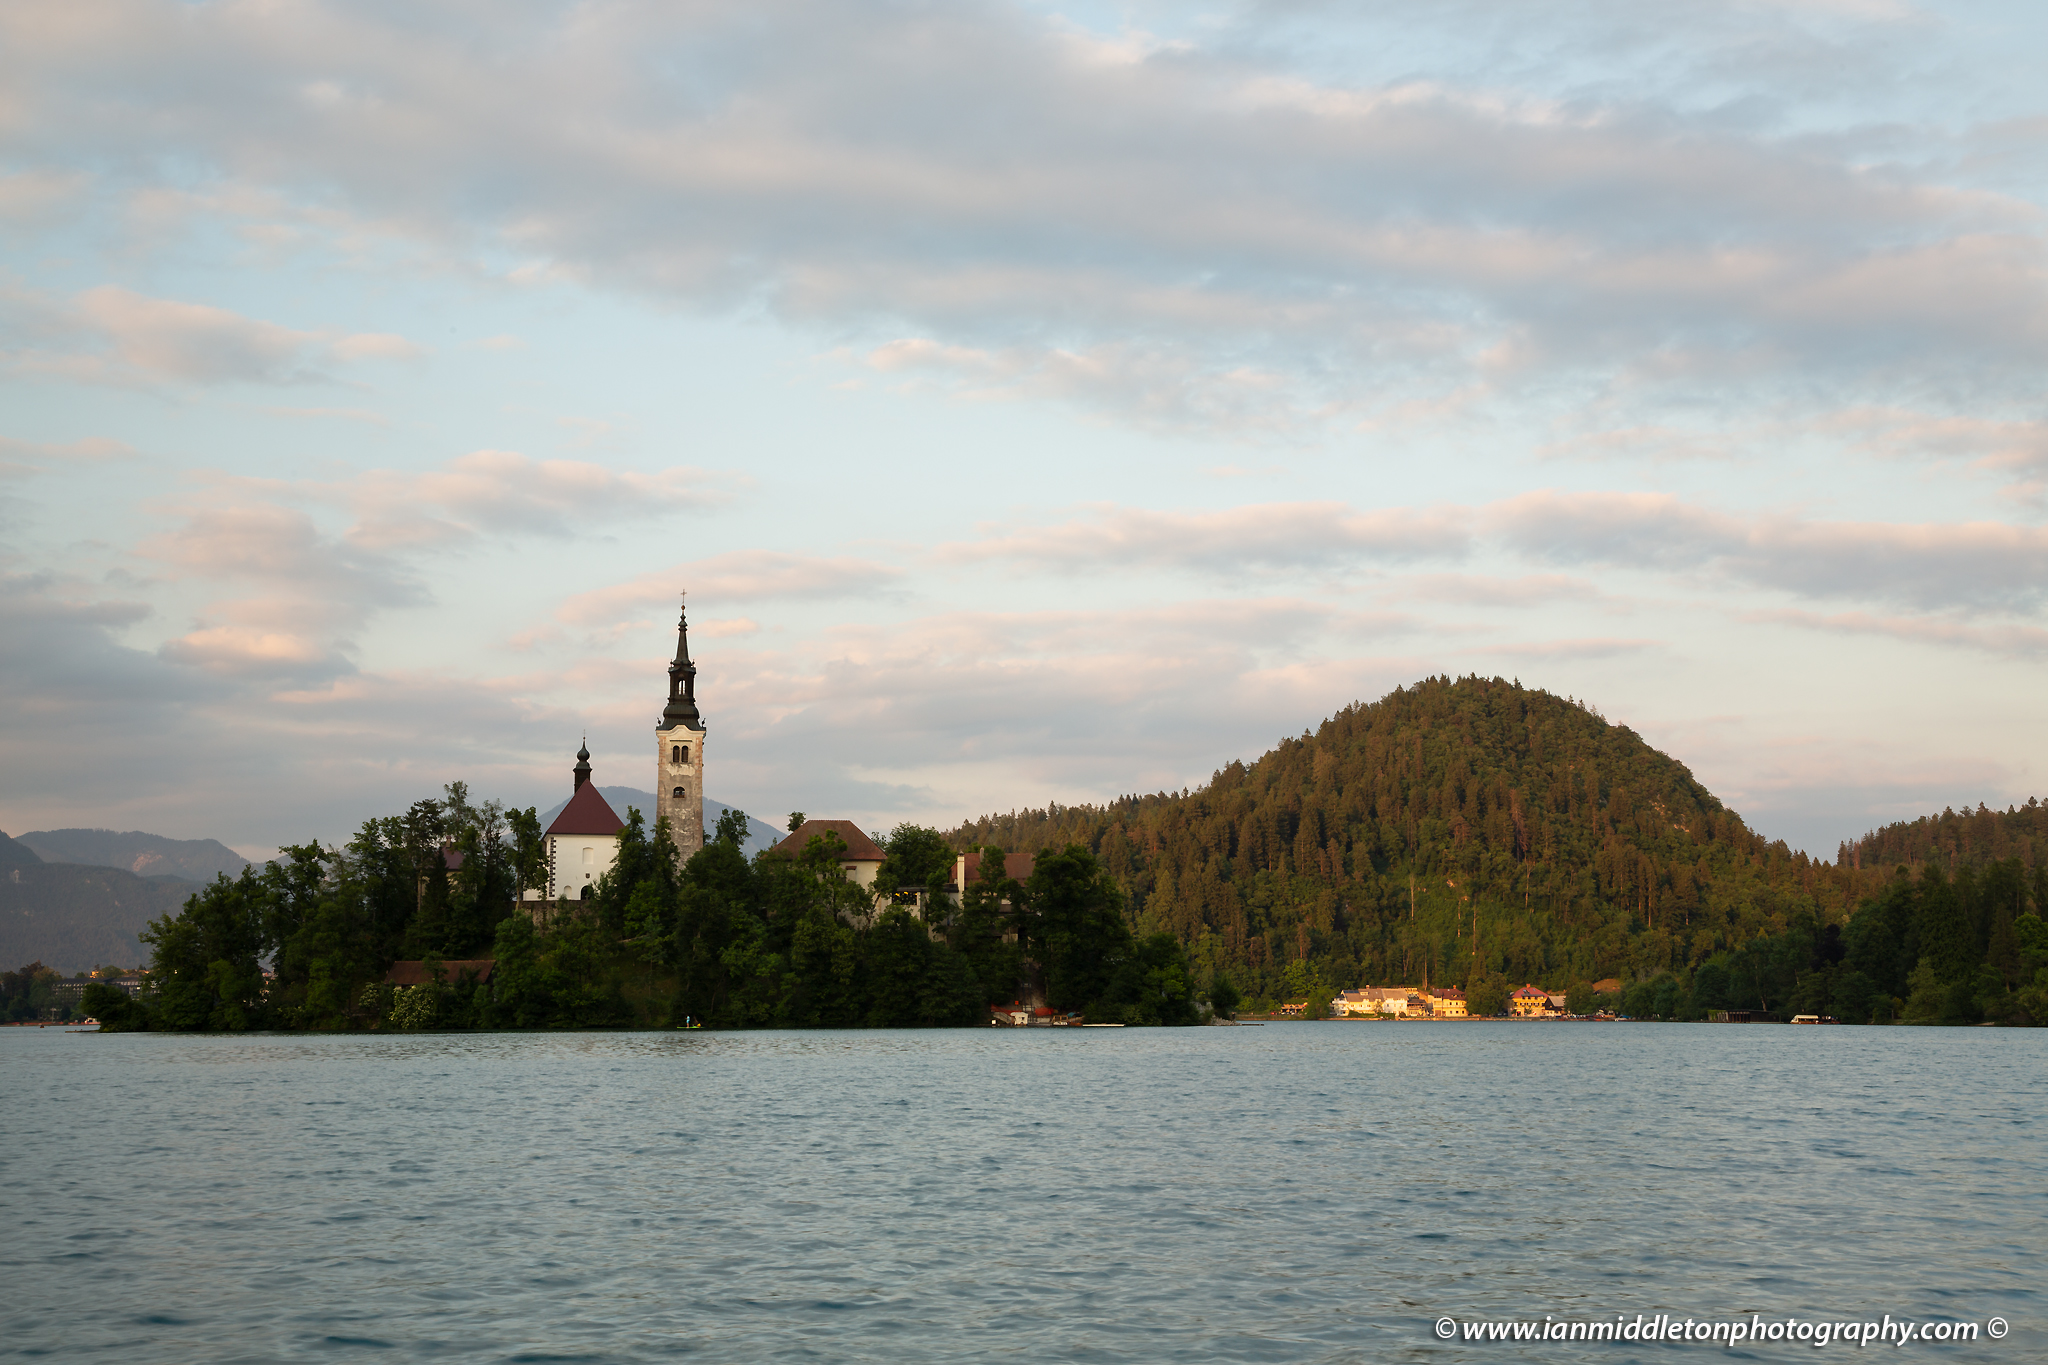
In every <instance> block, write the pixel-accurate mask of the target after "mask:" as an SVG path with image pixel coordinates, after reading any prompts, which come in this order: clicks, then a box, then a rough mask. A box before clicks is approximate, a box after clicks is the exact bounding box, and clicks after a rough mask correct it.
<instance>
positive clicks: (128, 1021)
mask: <svg viewBox="0 0 2048 1365" xmlns="http://www.w3.org/2000/svg"><path fill="white" fill-rule="evenodd" d="M78 1008H79V1009H80V1010H81V1011H82V1012H83V1013H84V1014H85V1016H86V1018H88V1019H97V1020H98V1021H99V1025H100V1032H102V1033H135V1032H140V1031H142V1030H144V1029H147V1028H148V1027H149V1011H148V1010H147V1009H144V1008H143V1007H142V1006H141V1005H138V1004H137V1003H136V1002H135V1001H133V1000H131V999H129V998H128V992H126V991H124V990H122V989H121V988H120V987H119V986H110V985H108V984H107V983H106V982H104V981H95V982H93V983H92V984H91V985H90V986H87V987H86V988H85V990H84V992H83V993H81V994H80V996H79V998H78Z"/></svg>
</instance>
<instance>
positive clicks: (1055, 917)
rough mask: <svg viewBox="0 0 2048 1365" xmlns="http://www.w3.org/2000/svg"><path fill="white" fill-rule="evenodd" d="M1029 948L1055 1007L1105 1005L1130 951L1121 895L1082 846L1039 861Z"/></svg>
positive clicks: (1030, 893)
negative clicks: (1112, 984) (1042, 971)
mask: <svg viewBox="0 0 2048 1365" xmlns="http://www.w3.org/2000/svg"><path fill="white" fill-rule="evenodd" d="M1026 894H1027V898H1028V900H1029V929H1030V948H1031V950H1032V952H1033V955H1034V956H1035V957H1036V958H1037V960H1038V963H1039V966H1040V967H1041V968H1043V969H1044V972H1045V995H1046V1000H1047V1002H1048V1003H1049V1004H1051V1005H1052V1007H1053V1008H1054V1009H1058V1010H1076V1009H1086V1010H1089V1011H1090V1012H1091V1013H1092V1012H1093V1010H1094V1008H1095V1007H1098V1006H1101V1007H1104V1009H1105V1012H1107V1007H1108V1006H1109V1005H1110V1004H1111V1003H1112V1002H1111V999H1110V983H1111V982H1112V981H1113V980H1115V979H1116V976H1117V972H1118V969H1119V968H1121V967H1122V966H1123V965H1124V962H1125V960H1126V959H1127V958H1128V957H1129V956H1130V952H1131V931H1130V929H1129V928H1128V927H1126V926H1125V924H1124V917H1123V891H1122V889H1121V888H1120V887H1118V886H1117V884H1116V882H1115V881H1113V880H1112V879H1111V878H1110V877H1109V875H1108V874H1107V873H1105V872H1104V871H1103V870H1102V864H1101V863H1100V861H1099V860H1098V859H1097V858H1096V856H1095V855H1094V854H1093V853H1091V852H1089V851H1088V849H1087V848H1086V847H1084V846H1082V845H1080V844H1071V845H1069V846H1068V847H1067V848H1065V849H1063V850H1061V851H1060V852H1058V853H1054V854H1050V855H1048V856H1046V857H1042V858H1040V859H1038V860H1037V862H1036V864H1035V865H1034V867H1033V869H1032V872H1031V881H1030V883H1029V885H1028V887H1027V890H1026Z"/></svg>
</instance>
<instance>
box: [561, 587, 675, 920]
mask: <svg viewBox="0 0 2048 1365" xmlns="http://www.w3.org/2000/svg"><path fill="white" fill-rule="evenodd" d="M704 733H705V731H704V718H703V716H702V715H700V714H699V713H698V711H697V665H696V664H694V663H692V662H690V616H689V608H688V607H687V606H685V607H684V608H683V610H682V613H681V615H680V617H679V618H678V619H677V621H676V657H675V661H674V662H673V663H671V664H670V665H669V666H668V704H667V705H666V706H665V707H663V708H662V712H661V723H660V724H658V725H656V726H655V727H654V809H653V811H651V812H646V814H647V815H648V817H649V823H650V827H651V826H652V825H653V824H655V823H658V822H659V821H661V820H663V819H666V820H667V821H668V828H669V835H670V837H671V838H673V839H674V840H675V844H676V853H677V854H678V856H680V857H682V858H685V859H687V858H688V857H689V856H690V855H691V854H693V853H695V852H696V851H697V850H698V849H700V848H702V847H704ZM571 777H572V778H573V780H574V783H575V785H574V786H573V787H572V788H571V789H570V794H569V804H568V805H566V806H564V807H562V812H561V814H559V815H557V816H556V817H555V818H554V820H553V821H552V822H551V823H550V824H549V825H548V827H547V832H546V834H545V835H544V836H543V838H542V843H543V845H544V847H545V848H546V851H547V884H546V885H545V886H540V887H530V888H528V889H527V890H526V891H524V892H522V893H521V899H523V900H525V901H529V902H552V901H557V900H583V899H587V898H588V897H589V896H590V895H591V893H592V890H593V889H594V888H595V886H596V885H597V883H598V882H599V881H600V880H601V879H602V878H603V877H604V874H605V873H606V872H607V871H609V870H610V869H611V865H612V863H613V862H614V861H616V860H617V858H618V854H619V831H620V830H622V829H624V828H625V827H626V822H625V821H624V820H622V819H620V818H619V815H618V812H616V811H614V810H613V809H612V807H611V803H610V802H609V801H606V800H605V799H604V797H603V796H602V795H601V794H600V793H599V792H598V790H597V786H596V784H595V783H593V782H592V781H591V780H590V746H589V743H588V742H587V741H586V742H585V744H584V745H583V747H582V748H579V749H578V750H577V751H576V766H575V768H573V769H572V770H571Z"/></svg>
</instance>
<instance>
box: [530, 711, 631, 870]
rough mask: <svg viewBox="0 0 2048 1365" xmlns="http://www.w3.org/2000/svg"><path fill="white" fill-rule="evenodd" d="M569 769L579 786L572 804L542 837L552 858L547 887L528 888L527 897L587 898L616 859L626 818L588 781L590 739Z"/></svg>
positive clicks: (574, 789) (571, 793)
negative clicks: (622, 817)
mask: <svg viewBox="0 0 2048 1365" xmlns="http://www.w3.org/2000/svg"><path fill="white" fill-rule="evenodd" d="M570 773H571V776H572V777H573V778H574V779H575V783H576V785H575V787H574V788H573V789H572V790H571V791H570V793H569V804H568V805H566V806H564V807H562V813H561V814H559V815H557V816H556V817H555V818H554V820H553V821H552V822H551V823H550V824H549V825H548V828H547V833H546V834H545V835H544V836H542V841H543V844H544V846H545V848H546V849H547V856H548V882H547V886H546V887H545V888H538V887H536V888H533V889H530V890H528V891H527V892H526V897H525V898H526V899H527V900H536V901H554V900H572V901H573V900H584V899H586V898H588V897H589V895H590V894H591V892H592V890H593V889H594V888H595V887H596V885H597V882H598V880H599V879H600V878H602V877H603V876H604V874H605V873H606V872H608V871H610V870H611V865H612V864H613V863H614V862H616V861H617V860H618V856H619V831H620V830H622V829H624V828H625V827H626V822H625V821H623V820H621V819H620V818H619V817H618V813H617V812H616V811H614V810H613V809H612V806H611V802H609V801H607V800H605V799H604V797H603V795H601V794H600V793H599V792H598V790H597V784H596V783H595V782H592V781H591V780H590V745H589V743H588V742H587V741H586V742H585V743H584V745H583V747H582V748H580V749H578V750H577V751H576V766H575V767H574V768H573V769H571V770H570Z"/></svg>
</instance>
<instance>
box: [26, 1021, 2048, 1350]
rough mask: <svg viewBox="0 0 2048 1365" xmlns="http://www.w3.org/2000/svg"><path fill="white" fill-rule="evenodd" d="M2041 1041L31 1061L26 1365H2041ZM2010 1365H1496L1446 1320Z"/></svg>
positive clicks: (1177, 1043)
mask: <svg viewBox="0 0 2048 1365" xmlns="http://www.w3.org/2000/svg"><path fill="white" fill-rule="evenodd" d="M2044 1062H2048V1031H2020V1030H1991V1029H1953V1030H1945V1029H1874V1028H1817V1029H1816V1028H1803V1029H1801V1028H1785V1027H1772V1026H1768V1025H1749V1026H1742V1025H1723V1026H1713V1025H1574V1024H1521V1025H1516V1024H1481V1023H1471V1024H1387V1023H1371V1024H1348V1025H1347V1024H1280V1025H1270V1026H1267V1027H1263V1028H1234V1029H1223V1028H1208V1029H1144V1030H1140V1029H1124V1030H1111V1029H1090V1030H1065V1029H1061V1030H1029V1031H996V1030H989V1031H986V1032H966V1031H961V1032H935V1033H925V1032H900V1033H806V1034H795V1033H760V1034H706V1033H696V1034H677V1033H672V1034H665V1035H664V1034H558V1035H541V1036H534V1035H507V1034H495V1035H451V1036H429V1037H381V1036H380V1037H337V1038H297V1037H274V1036H267V1035H260V1036H250V1037H237V1038H186V1037H166V1036H152V1035H126V1036H108V1037H99V1036H94V1035H87V1034H68V1033H63V1032H60V1031H58V1030H56V1029H48V1030H41V1031H34V1030H23V1029H5V1030H0V1068H4V1070H0V1076H4V1080H5V1091H4V1096H5V1098H4V1102H0V1209H4V1212H5V1215H6V1217H5V1223H4V1226H5V1229H6V1232H5V1236H4V1244H0V1298H4V1306H0V1356H5V1357H10V1358H11V1357H14V1356H37V1355H42V1356H54V1357H57V1358H60V1359H63V1360H67V1361H71V1360H83V1361H89V1360H109V1361H116V1360H118V1361H122V1362H155V1361H185V1360H190V1361H222V1362H229V1361H271V1360H296V1359H322V1360H357V1359H361V1360H372V1359H381V1360H401V1359H403V1360H411V1359H449V1360H472V1359H474V1360H491V1361H642V1360H676V1359H684V1358H694V1359H698V1360H706V1361H721V1362H723V1361H750V1360H824V1361H867V1360H879V1361H888V1362H892V1365H899V1363H901V1362H914V1361H942V1360H943V1361H953V1360H990V1361H1005V1362H1011V1361H1015V1362H1033V1361H1105V1362H1107V1361H1116V1362H1123V1361H1146V1360H1175V1361H1180V1360H1186V1361H1372V1362H1384V1361H1402V1360H1418V1361H1420V1360H1429V1361H1444V1362H1449V1361H1467V1360H1469V1361H1479V1360H1488V1361H1498V1360H1504V1359H1542V1360H1558V1361H1572V1360H1596V1361H1601V1362H1621V1361H1628V1360H1636V1359H1650V1358H1655V1359H1658V1360H1673V1361H1675V1360H1679V1359H1684V1358H1687V1357H1692V1358H1698V1359H1702V1360H1704V1359H1708V1358H1718V1357H1722V1356H1728V1355H1733V1356H1735V1357H1737V1358H1748V1359H1765V1360H1779V1359H1784V1360H1814V1359H1819V1358H1824V1357H1842V1356H1850V1357H1855V1358H1858V1359H1868V1358H1872V1357H1873V1355H1874V1353H1878V1352H1882V1353H1883V1355H1882V1358H1884V1359H1891V1360H1905V1359H1907V1358H1909V1357H1910V1358H1915V1359H1927V1360H1936V1359H1938V1360H1944V1361H1963V1360H1986V1361H1992V1360H1997V1361H2014V1362H2017V1361H2038V1360H2044V1359H2048V1332H2044V1330H2043V1326H2044V1324H2043V1321H2042V1318H2043V1301H2042V1289H2043V1285H2044V1282H2048V1163H2044V1154H2048V1153H2044V1132H2048V1127H2044V1122H2043V1121H2044V1118H2048V1085H2044V1084H2043V1080H2044ZM1638 1313H1641V1314H1646V1315H1649V1316H1650V1317H1654V1316H1655V1315H1657V1314H1660V1313H1668V1314H1674V1315H1676V1317H1677V1318H1678V1319H1685V1318H1696V1319H1724V1320H1725V1319H1728V1318H1732V1317H1735V1316H1736V1315H1742V1316H1743V1318H1744V1320H1745V1321H1747V1320H1749V1315H1752V1314H1759V1315H1762V1317H1763V1318H1764V1319H1766V1320H1768V1319H1770V1318H1772V1317H1773V1316H1776V1317H1792V1318H1799V1319H1810V1318H1814V1317H1820V1318H1824V1319H1870V1320H1881V1319H1882V1318H1883V1317H1884V1316H1885V1315H1887V1314H1889V1315H1891V1316H1892V1317H1893V1318H1894V1319H1898V1318H1910V1319H1913V1320H1916V1321H1919V1320H1928V1321H1933V1320H1937V1319H1939V1320H1944V1321H1946V1320H1958V1321H1965V1322H1976V1323H1979V1324H1982V1323H1984V1322H1986V1321H1988V1320H1989V1319H1990V1318H1991V1317H1993V1316H1999V1317H2002V1318H2004V1319H2006V1320H2008V1321H2009V1322H2010V1323H2011V1325H2012V1332H2011V1335H2010V1336H2009V1337H2007V1338H2006V1339H2004V1340H2002V1341H1995V1340H1991V1339H1990V1338H1988V1337H1982V1338H1980V1339H1979V1340H1977V1341H1976V1342H1974V1343H1971V1344H1961V1345H1959V1344H1946V1345H1943V1344H1926V1345H1922V1344H1920V1343H1918V1342H1915V1343H1913V1344H1911V1345H1908V1346H1906V1347H1904V1348H1903V1349H1900V1348H1896V1347H1892V1346H1877V1345H1869V1346H1863V1347H1857V1346H1855V1345H1853V1344H1844V1343H1841V1342H1834V1343H1831V1344H1830V1345H1828V1346H1827V1347H1825V1348H1822V1349H1819V1350H1816V1349H1815V1348H1813V1347H1812V1346H1808V1345H1798V1346H1794V1345H1788V1344H1770V1343H1765V1344H1762V1345H1758V1346H1751V1345H1748V1344H1745V1345H1743V1346H1740V1347H1737V1348H1735V1349H1734V1350H1733V1351H1730V1350H1729V1349H1728V1348H1726V1347H1724V1346H1721V1345H1708V1344H1703V1343H1686V1344H1681V1343H1661V1344H1656V1345H1643V1344H1641V1343H1612V1344H1609V1343H1598V1344H1590V1343H1586V1342H1569V1343H1568V1342H1561V1341H1547V1342H1542V1343H1522V1344H1508V1343H1493V1344H1477V1343H1469V1342H1466V1341H1464V1340H1463V1339H1462V1338H1461V1339H1457V1340H1453V1341H1449V1342H1446V1341H1442V1340H1439V1339H1438V1337H1437V1335H1436V1331H1435V1329H1434V1327H1433V1324H1434V1322H1435V1321H1436V1319H1438V1318H1439V1317H1446V1316H1448V1317H1450V1318H1452V1319H1455V1320H1458V1321H1459V1322H1464V1321H1470V1320H1483V1319H1492V1318H1499V1319H1505V1318H1511V1317H1512V1318H1521V1319H1525V1320H1534V1321H1541V1320H1542V1319H1544V1318H1545V1317H1546V1315H1547V1316H1550V1317H1552V1318H1556V1319H1571V1318H1593V1319H1595V1320H1601V1319H1603V1318H1612V1316H1613V1315H1616V1314H1622V1315H1625V1316H1626V1317H1627V1318H1628V1319H1630V1320H1632V1319H1633V1318H1634V1316H1635V1315H1636V1314H1638Z"/></svg>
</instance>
